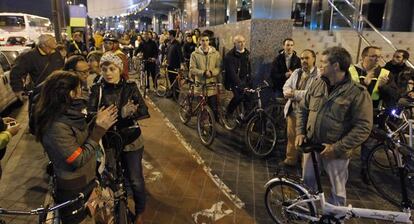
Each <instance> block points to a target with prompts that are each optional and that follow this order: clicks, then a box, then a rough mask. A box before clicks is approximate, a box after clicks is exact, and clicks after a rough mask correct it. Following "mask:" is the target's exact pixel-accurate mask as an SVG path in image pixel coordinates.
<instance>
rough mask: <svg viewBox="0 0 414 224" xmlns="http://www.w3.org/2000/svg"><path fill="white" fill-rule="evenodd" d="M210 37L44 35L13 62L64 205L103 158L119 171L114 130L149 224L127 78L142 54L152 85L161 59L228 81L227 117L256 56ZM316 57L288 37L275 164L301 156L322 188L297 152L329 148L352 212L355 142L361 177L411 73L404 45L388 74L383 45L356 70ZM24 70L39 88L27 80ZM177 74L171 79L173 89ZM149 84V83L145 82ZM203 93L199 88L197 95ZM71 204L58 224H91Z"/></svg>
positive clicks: (407, 90) (279, 68)
mask: <svg viewBox="0 0 414 224" xmlns="http://www.w3.org/2000/svg"><path fill="white" fill-rule="evenodd" d="M213 35H214V34H212V33H211V32H200V30H198V29H195V30H193V31H189V32H182V31H180V30H179V29H177V30H169V31H165V32H162V33H161V34H160V35H158V34H157V33H155V32H152V31H145V32H143V33H140V34H137V33H135V32H134V31H131V32H125V33H124V34H123V35H122V37H119V36H120V35H117V34H116V33H113V32H107V33H105V34H104V33H102V32H100V31H96V32H95V33H94V35H93V37H92V38H90V40H88V41H89V44H88V45H89V48H88V47H87V45H86V44H85V41H84V39H83V37H82V34H81V33H80V32H75V33H74V34H73V36H72V39H71V40H67V39H66V37H64V38H65V39H64V40H63V41H62V43H59V44H58V43H57V42H56V39H55V38H54V37H53V36H51V35H41V36H40V38H39V42H38V44H37V46H36V47H35V48H33V49H32V50H30V51H29V52H27V53H25V54H22V55H20V56H19V57H18V58H17V60H16V63H15V65H14V66H13V68H12V70H11V74H10V76H11V85H12V88H13V91H14V92H15V93H16V95H17V96H18V97H19V98H20V99H24V98H25V95H26V93H27V90H28V88H29V87H30V86H34V88H33V89H31V90H32V91H31V94H30V97H29V98H30V109H29V114H30V121H31V124H30V126H31V127H30V128H31V131H32V133H33V134H34V135H35V136H36V139H37V140H38V141H39V142H41V144H42V146H43V147H44V149H45V151H46V152H47V154H48V156H49V159H50V161H51V162H52V164H53V169H54V173H55V175H56V186H55V187H56V194H55V200H56V201H57V202H63V201H65V200H68V199H70V198H73V197H75V196H76V195H77V194H78V193H79V192H82V191H83V190H84V189H86V188H87V186H88V185H90V184H91V182H93V181H95V179H96V178H97V172H96V170H98V169H97V167H99V166H100V165H101V164H100V162H102V160H100V158H101V157H102V155H103V154H105V155H106V158H107V159H106V160H105V164H104V165H106V166H107V167H109V168H111V167H113V166H114V164H115V162H116V161H113V160H114V159H115V156H114V154H115V150H117V146H115V145H113V144H111V141H109V140H108V139H109V138H111V137H113V135H117V136H121V138H122V142H123V144H122V149H120V150H122V153H121V157H119V158H118V159H120V160H122V163H123V164H124V168H125V176H126V177H127V180H128V182H129V184H130V186H131V188H132V192H133V198H134V202H135V214H136V219H135V223H143V220H142V215H141V214H142V213H143V211H144V209H145V184H144V178H143V173H142V164H141V161H142V155H143V150H144V143H143V140H142V133H141V129H140V128H139V125H138V120H140V119H145V118H148V117H149V113H148V108H147V106H146V104H145V100H144V99H143V98H142V96H141V93H140V92H139V90H138V88H137V86H136V84H135V83H134V82H133V81H130V77H129V76H130V72H129V69H130V68H131V67H130V66H129V60H132V58H133V57H134V56H138V55H140V56H141V60H143V61H144V65H145V67H144V69H145V71H146V72H147V75H148V76H149V77H151V78H152V83H153V86H152V87H153V88H156V86H155V85H156V82H155V76H156V73H157V70H158V67H159V66H160V64H162V62H164V63H166V65H167V69H168V70H169V71H174V70H178V69H181V68H183V67H187V68H188V71H189V77H191V78H193V79H194V80H195V81H196V82H205V83H216V82H221V81H222V82H223V85H224V86H225V88H226V89H227V90H230V91H232V93H233V98H232V99H231V101H230V103H229V104H228V105H227V110H226V116H232V115H233V113H234V111H235V110H236V108H237V107H238V105H239V104H240V103H241V102H243V101H245V100H248V99H247V98H246V97H245V96H246V94H244V92H245V91H246V89H247V88H252V87H253V83H252V80H253V77H252V75H253V74H252V69H251V58H250V51H249V50H248V49H246V39H245V37H243V36H241V35H236V36H234V37H233V42H234V48H233V49H231V50H230V51H229V52H226V54H225V56H224V58H223V59H222V58H221V55H220V53H219V49H218V46H217V45H218V43H216V42H214V41H212V40H214V36H213ZM212 42H213V43H212ZM318 57H319V58H317V54H316V53H315V51H314V50H312V49H305V50H302V51H301V52H300V53H297V52H296V51H295V50H294V40H293V39H291V38H287V39H285V40H284V41H283V49H282V50H280V51H279V52H278V53H277V55H276V56H275V59H274V60H273V63H272V68H271V74H270V76H269V79H268V80H267V81H268V82H269V83H270V84H271V87H272V88H273V92H274V94H273V96H274V97H283V98H285V99H286V105H285V109H284V116H285V118H286V122H287V130H286V132H287V146H286V158H285V159H284V160H283V161H282V162H281V163H280V165H281V166H297V165H298V164H299V161H300V160H302V168H303V178H304V180H305V183H306V184H307V185H308V186H310V187H315V188H316V186H315V177H314V174H313V169H312V165H311V164H310V158H309V156H308V155H303V156H301V153H299V151H298V146H300V145H301V144H303V143H304V142H313V143H321V144H322V143H323V144H324V145H325V149H324V150H323V151H322V152H321V153H320V155H319V159H321V160H322V161H323V165H324V168H325V171H326V173H327V174H328V176H329V179H330V182H331V184H332V197H331V199H330V200H331V201H330V202H332V203H333V204H337V205H345V202H346V190H345V189H346V188H345V185H346V182H347V179H348V164H349V161H350V158H351V155H352V152H353V150H354V149H356V148H358V147H359V146H362V150H361V161H362V163H361V164H362V166H361V177H362V178H363V179H366V160H367V158H366V156H367V152H369V150H370V147H369V144H368V143H367V142H369V139H368V137H369V134H370V132H371V129H372V126H373V117H374V115H373V112H374V108H378V107H380V106H385V107H388V106H393V105H396V104H397V103H398V100H399V99H401V98H407V99H411V98H412V97H413V96H414V94H413V86H414V72H413V69H412V68H410V67H408V66H407V65H406V64H405V62H406V60H408V58H409V54H408V52H407V51H405V50H397V51H396V52H395V54H394V56H393V59H392V60H391V61H390V62H388V63H387V64H386V65H385V66H384V67H381V66H380V59H381V48H379V47H375V46H369V47H366V48H365V49H364V50H363V51H362V60H361V62H360V63H358V64H355V65H353V64H352V63H351V62H352V59H351V56H350V54H349V53H348V52H347V51H346V50H345V49H344V48H341V47H331V48H328V49H325V50H324V51H323V52H322V53H321V55H318ZM317 61H319V62H320V63H319V67H317V66H316V63H317ZM27 74H30V76H31V79H32V82H33V85H27V83H25V82H22V80H23V79H24V77H25V76H26V75H27ZM176 75H177V74H176V73H173V72H169V73H168V76H169V79H170V81H171V83H172V82H173V80H174V79H175V77H176ZM150 83H151V82H150V80H149V78H148V82H147V84H146V85H147V87H149V86H150ZM197 88H199V87H196V89H195V91H196V92H200V91H201V90H200V89H197ZM207 95H208V103H209V105H210V106H211V108H212V109H213V111H214V112H215V113H216V114H217V113H218V112H217V97H216V95H217V91H216V88H214V87H209V89H208V91H207ZM11 122H13V119H12V118H4V119H3V123H5V124H6V125H4V124H3V125H0V131H2V132H1V133H0V149H1V148H4V147H5V144H6V143H7V141H9V139H10V138H11V136H13V135H15V134H16V133H17V131H18V128H19V127H18V125H17V126H8V127H7V128H6V126H7V124H8V123H11ZM367 139H368V140H367ZM101 143H102V144H101ZM101 146H103V149H102V148H101ZM118 150H119V149H118ZM301 157H302V159H300V158H301ZM74 209H76V205H75V207H69V208H65V209H64V210H63V212H62V221H63V223H71V224H73V223H93V222H92V221H91V220H92V217H90V214H88V213H86V212H81V213H77V214H75V215H72V214H71V211H72V210H74Z"/></svg>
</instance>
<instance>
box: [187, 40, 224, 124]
mask: <svg viewBox="0 0 414 224" xmlns="http://www.w3.org/2000/svg"><path fill="white" fill-rule="evenodd" d="M220 67H221V58H220V53H219V52H218V51H217V50H216V49H215V48H214V47H212V46H210V45H209V36H208V34H207V33H202V34H201V37H200V47H198V48H197V49H196V50H195V51H194V52H193V53H192V54H191V59H190V75H191V76H192V77H194V78H195V81H196V82H199V83H217V82H218V76H219V75H220ZM194 90H195V92H196V93H197V94H200V93H201V92H202V89H201V86H196V87H195V89H194ZM207 96H208V98H207V101H208V104H209V105H210V107H211V109H212V110H213V112H214V114H215V116H216V118H217V116H218V111H217V108H218V105H217V88H215V87H209V88H207Z"/></svg>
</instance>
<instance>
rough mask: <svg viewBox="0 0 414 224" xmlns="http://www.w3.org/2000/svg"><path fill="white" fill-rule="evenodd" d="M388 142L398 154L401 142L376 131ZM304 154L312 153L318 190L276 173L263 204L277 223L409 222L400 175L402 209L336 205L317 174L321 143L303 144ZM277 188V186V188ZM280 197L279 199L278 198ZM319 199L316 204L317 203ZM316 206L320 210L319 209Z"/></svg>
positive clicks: (408, 205)
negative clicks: (352, 220) (353, 219)
mask: <svg viewBox="0 0 414 224" xmlns="http://www.w3.org/2000/svg"><path fill="white" fill-rule="evenodd" d="M379 134H381V135H382V137H383V138H384V139H386V141H387V143H389V144H390V145H392V146H393V147H392V150H393V152H394V153H395V154H396V155H400V153H399V148H400V145H399V143H398V142H396V141H395V140H393V139H391V138H389V137H388V136H387V134H386V133H381V132H380V133H379ZM300 149H301V151H303V153H311V159H312V162H313V169H314V173H315V178H316V183H317V191H316V192H313V191H311V190H308V189H307V187H306V186H305V185H304V184H303V183H302V182H301V181H300V180H297V179H295V178H292V177H289V176H286V175H276V177H274V178H272V179H270V180H269V181H268V182H267V183H266V184H265V187H266V192H265V206H266V210H267V212H268V214H269V215H270V216H271V218H272V219H273V221H275V222H276V223H326V224H329V223H335V224H337V223H341V222H343V221H345V220H348V219H351V218H368V219H375V220H385V221H390V222H394V223H395V222H399V223H412V221H411V210H410V208H411V206H412V203H411V201H410V200H409V199H408V196H407V185H406V183H405V180H404V179H403V178H401V179H400V183H401V189H400V191H401V195H402V201H401V207H402V211H401V212H399V211H387V210H374V209H368V208H354V207H352V205H348V206H336V205H332V204H330V203H328V202H326V201H325V194H324V192H323V189H322V184H321V180H320V175H319V165H318V161H317V159H316V152H321V151H322V150H323V149H324V146H322V145H302V146H300ZM396 158H397V166H398V170H399V173H400V174H402V173H403V172H404V164H403V160H402V159H401V157H400V156H398V157H396ZM278 188H279V189H278ZM278 197H279V198H278ZM317 202H319V205H318V206H317V205H316V203H317ZM318 209H320V210H319V211H318Z"/></svg>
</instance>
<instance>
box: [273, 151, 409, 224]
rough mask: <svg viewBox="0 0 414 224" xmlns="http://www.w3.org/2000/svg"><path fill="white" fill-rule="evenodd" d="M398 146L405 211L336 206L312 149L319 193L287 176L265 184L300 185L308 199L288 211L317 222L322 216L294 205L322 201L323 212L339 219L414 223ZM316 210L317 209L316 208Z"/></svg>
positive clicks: (398, 163)
mask: <svg viewBox="0 0 414 224" xmlns="http://www.w3.org/2000/svg"><path fill="white" fill-rule="evenodd" d="M395 146H396V147H392V149H393V151H394V153H396V155H398V156H396V159H397V167H398V169H399V174H400V181H401V194H402V197H403V201H402V205H403V211H402V212H398V211H387V210H375V209H368V208H353V207H352V205H348V206H336V205H332V204H330V203H328V202H326V200H325V194H324V192H323V189H322V184H321V180H320V175H319V166H318V162H317V160H316V152H314V151H312V152H310V153H311V158H312V162H313V168H314V173H315V179H316V183H317V188H318V193H317V194H310V193H309V191H308V190H307V189H306V188H304V187H303V186H302V185H300V184H298V183H296V182H295V181H290V180H288V179H286V178H279V177H276V178H273V179H271V180H270V181H268V182H267V183H266V184H265V187H268V186H269V185H270V184H271V183H273V182H276V181H285V182H289V183H291V184H293V185H295V186H296V187H298V188H299V189H300V190H302V191H303V192H304V193H305V196H306V197H307V198H308V199H305V200H302V199H300V198H299V200H297V201H296V202H294V203H292V204H291V205H289V206H288V207H287V208H286V210H285V211H286V212H289V213H292V214H295V215H296V216H298V217H302V218H305V219H308V220H310V221H313V222H316V221H319V220H320V217H312V216H309V215H305V214H301V213H299V212H296V211H293V210H290V209H292V208H294V207H300V205H301V204H305V203H309V202H310V203H311V204H312V206H313V207H314V208H316V207H315V202H317V201H319V202H320V207H321V208H322V214H323V215H333V216H334V217H335V218H337V219H338V220H346V219H351V218H368V219H376V220H385V221H391V222H400V223H412V221H411V220H410V219H411V210H410V208H411V202H410V200H409V199H408V195H407V190H406V187H407V186H406V183H405V179H404V175H403V174H404V165H403V161H402V157H401V154H400V153H399V152H398V147H399V146H400V145H399V143H396V144H395ZM315 210H316V209H315Z"/></svg>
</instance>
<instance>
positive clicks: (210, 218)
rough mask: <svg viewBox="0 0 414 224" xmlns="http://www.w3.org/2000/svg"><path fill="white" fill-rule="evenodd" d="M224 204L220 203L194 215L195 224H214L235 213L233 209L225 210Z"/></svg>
mask: <svg viewBox="0 0 414 224" xmlns="http://www.w3.org/2000/svg"><path fill="white" fill-rule="evenodd" d="M223 205H224V202H223V201H220V202H217V203H216V204H214V205H213V206H211V208H209V209H204V210H202V211H199V212H196V213H194V214H192V215H191V216H192V217H193V220H194V223H196V224H205V223H213V222H216V221H217V220H219V219H222V218H223V217H225V216H226V215H230V214H231V213H233V210H231V209H226V210H224V209H223Z"/></svg>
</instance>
